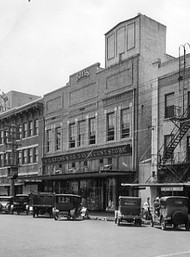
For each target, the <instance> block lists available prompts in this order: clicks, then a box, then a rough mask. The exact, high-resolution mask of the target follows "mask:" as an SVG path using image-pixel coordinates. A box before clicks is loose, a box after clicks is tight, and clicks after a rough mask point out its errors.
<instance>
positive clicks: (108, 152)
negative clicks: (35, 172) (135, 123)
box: [43, 145, 132, 164]
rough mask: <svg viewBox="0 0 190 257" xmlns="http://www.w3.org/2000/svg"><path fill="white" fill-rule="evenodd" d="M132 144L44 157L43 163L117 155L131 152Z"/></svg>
mask: <svg viewBox="0 0 190 257" xmlns="http://www.w3.org/2000/svg"><path fill="white" fill-rule="evenodd" d="M131 152H132V149H131V145H122V146H115V147H109V148H102V149H94V150H93V149H92V150H91V151H85V152H78V153H72V154H65V155H60V156H55V157H49V158H43V164H52V163H60V162H71V161H72V162H74V161H78V160H85V159H87V158H88V159H96V158H100V157H105V156H117V155H120V154H131Z"/></svg>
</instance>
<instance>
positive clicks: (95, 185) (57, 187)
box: [38, 171, 133, 211]
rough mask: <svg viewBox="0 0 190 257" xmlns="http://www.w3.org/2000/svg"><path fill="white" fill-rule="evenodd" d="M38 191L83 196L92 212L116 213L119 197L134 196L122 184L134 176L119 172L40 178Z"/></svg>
mask: <svg viewBox="0 0 190 257" xmlns="http://www.w3.org/2000/svg"><path fill="white" fill-rule="evenodd" d="M38 179H40V180H41V181H42V183H41V184H40V185H39V188H38V191H43V192H55V193H73V194H79V195H81V196H82V197H83V198H84V200H85V203H86V206H87V208H88V209H89V210H90V211H114V210H115V208H116V206H117V204H118V202H117V201H118V196H119V195H132V190H128V189H125V190H124V189H123V187H121V183H122V182H126V181H132V179H133V174H131V173H126V172H118V171H109V172H98V173H97V172H94V173H92V172H89V173H85V174H69V175H63V174H60V175H53V176H39V177H38Z"/></svg>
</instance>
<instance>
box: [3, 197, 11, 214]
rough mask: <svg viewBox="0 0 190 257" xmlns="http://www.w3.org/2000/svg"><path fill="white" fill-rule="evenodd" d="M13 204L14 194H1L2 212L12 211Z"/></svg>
mask: <svg viewBox="0 0 190 257" xmlns="http://www.w3.org/2000/svg"><path fill="white" fill-rule="evenodd" d="M12 204H13V197H12V196H0V212H1V213H8V214H9V213H11V205H12Z"/></svg>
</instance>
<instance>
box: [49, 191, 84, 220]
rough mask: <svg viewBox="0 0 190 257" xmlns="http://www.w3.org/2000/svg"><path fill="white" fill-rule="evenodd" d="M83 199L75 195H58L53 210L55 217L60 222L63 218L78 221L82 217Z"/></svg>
mask: <svg viewBox="0 0 190 257" xmlns="http://www.w3.org/2000/svg"><path fill="white" fill-rule="evenodd" d="M81 201H82V197H81V196H79V195H74V194H56V195H55V201H54V208H53V217H54V219H55V220H60V219H61V218H62V217H66V218H67V219H73V220H76V219H77V218H78V217H79V216H80V215H81Z"/></svg>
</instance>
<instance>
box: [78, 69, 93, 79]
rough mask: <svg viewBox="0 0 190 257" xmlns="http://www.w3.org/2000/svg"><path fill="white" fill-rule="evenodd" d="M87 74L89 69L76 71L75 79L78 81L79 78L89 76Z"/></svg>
mask: <svg viewBox="0 0 190 257" xmlns="http://www.w3.org/2000/svg"><path fill="white" fill-rule="evenodd" d="M89 76H90V72H89V70H83V71H81V72H79V73H77V76H76V81H79V80H80V79H81V78H84V77H89Z"/></svg>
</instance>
